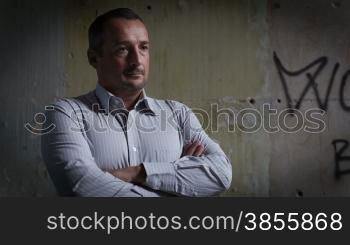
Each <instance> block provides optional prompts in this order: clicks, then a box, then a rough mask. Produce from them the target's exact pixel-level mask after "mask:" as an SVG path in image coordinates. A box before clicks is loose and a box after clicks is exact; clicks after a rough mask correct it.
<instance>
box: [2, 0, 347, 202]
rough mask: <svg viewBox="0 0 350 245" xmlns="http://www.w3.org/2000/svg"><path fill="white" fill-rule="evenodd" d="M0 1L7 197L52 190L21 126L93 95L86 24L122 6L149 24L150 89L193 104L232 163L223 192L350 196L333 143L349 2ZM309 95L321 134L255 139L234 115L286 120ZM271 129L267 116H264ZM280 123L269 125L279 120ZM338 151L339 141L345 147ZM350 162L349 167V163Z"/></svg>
mask: <svg viewBox="0 0 350 245" xmlns="http://www.w3.org/2000/svg"><path fill="white" fill-rule="evenodd" d="M0 5H1V7H2V9H6V11H3V12H4V14H3V15H2V16H1V17H0V18H1V21H0V26H1V30H2V33H4V34H3V35H2V37H3V38H2V39H1V40H0V42H1V45H0V47H1V50H2V52H1V54H2V56H3V59H1V61H0V62H1V72H0V79H1V90H0V91H1V92H0V93H1V94H0V101H1V105H2V111H3V113H1V116H0V130H1V145H2V147H1V149H0V151H1V154H2V158H1V159H2V160H1V164H0V171H1V172H0V196H48V195H55V194H54V190H53V188H52V184H51V182H50V180H49V178H48V175H47V173H46V170H45V168H44V165H43V162H42V159H41V156H40V149H39V145H40V141H39V137H37V136H35V135H33V134H30V133H29V132H28V131H27V130H25V128H24V124H25V123H26V122H29V123H31V125H33V126H36V127H38V126H39V125H36V124H35V122H34V118H36V119H37V120H36V121H38V122H40V118H39V115H37V117H35V115H36V113H38V112H42V111H43V110H44V106H45V105H46V104H47V103H49V102H50V101H52V100H54V99H55V98H57V97H63V96H76V95H79V94H82V93H85V92H87V91H89V90H92V89H93V88H94V86H95V83H96V75H95V72H94V70H93V69H92V68H91V67H90V66H89V65H88V63H87V59H86V48H87V38H86V35H87V28H88V26H89V24H90V23H91V21H92V20H93V19H94V18H95V16H96V14H100V13H103V12H105V11H107V10H109V9H112V8H117V7H130V8H132V9H134V10H135V11H136V12H137V13H139V14H140V15H141V16H142V17H143V18H144V20H145V22H146V24H147V27H148V29H149V32H150V36H151V42H152V48H151V55H152V58H151V78H150V82H149V85H148V87H147V94H148V95H150V96H153V97H158V98H171V99H175V100H179V101H182V102H184V103H186V104H188V105H189V106H191V107H192V108H193V109H194V111H195V112H197V113H198V116H199V118H200V120H202V121H203V125H204V126H205V128H206V130H207V132H208V133H209V134H210V136H211V137H213V138H214V139H215V140H216V141H218V142H219V143H220V144H221V146H222V147H223V149H224V151H225V152H226V153H227V155H228V156H229V157H230V159H231V160H232V164H233V169H234V172H233V183H232V188H231V189H230V190H229V191H228V192H227V193H225V194H224V195H228V196H243V195H245V196H270V195H271V196H295V195H297V196H301V195H303V196H315V195H317V196H319V195H327V196H331V195H341V196H347V195H349V194H350V188H349V183H350V175H346V174H340V175H339V178H338V179H336V178H335V150H334V148H333V145H332V141H333V140H334V139H344V140H347V141H349V140H350V131H349V128H350V125H349V122H350V109H349V107H350V98H349V94H350V93H349V92H350V85H349V83H347V79H346V78H347V77H343V76H344V74H346V72H347V71H348V69H350V64H349V54H350V52H349V51H350V49H349V48H350V45H349V41H348V40H349V34H350V31H349V30H348V29H347V28H346V23H348V20H349V18H350V17H348V15H347V14H346V13H347V12H348V11H349V10H350V3H348V2H346V1H329V0H317V1H316V0H313V1H307V2H306V3H303V2H302V1H278V0H276V1H266V0H250V1H248V0H246V1H243V0H241V1H238V0H237V1H232V0H231V1H228V0H227V1H223V0H222V1H209V0H203V1H200V0H198V1H186V0H178V1H175V0H169V1H155V0H153V1H136V0H134V1H111V0H103V1H89V0H81V1H65V2H62V3H54V2H53V1H52V3H47V1H31V2H30V3H29V2H28V3H27V1H17V2H16V1H7V3H6V1H5V3H4V2H2V3H1V4H0ZM274 54H275V55H274ZM321 57H323V58H322V59H320V60H318V61H317V59H318V58H321ZM314 61H317V62H316V63H314V64H312V63H313V62H314ZM309 64H312V65H313V66H311V67H307V66H308V65H309ZM336 64H338V65H336ZM282 66H283V67H284V68H285V69H286V70H288V71H298V70H300V69H302V68H305V67H306V68H308V69H304V70H302V72H300V74H293V73H288V72H286V71H285V72H282V73H281V74H282V75H281V74H280V73H279V71H281V70H282V68H281V67H282ZM319 67H321V68H320V69H319V73H318V75H317V76H316V77H315V71H317V69H318V68H319ZM334 69H335V70H334ZM333 71H334V79H331V78H332V72H333ZM307 74H309V75H307ZM313 77H314V79H312V78H313ZM283 79H284V80H283ZM283 81H284V82H285V84H284V83H283ZM313 81H315V84H317V86H316V85H314V88H317V92H318V93H319V97H320V101H317V99H316V93H315V92H314V90H313V89H312V86H311V89H307V90H305V86H307V85H308V84H312V82H313ZM330 81H333V83H332V84H331V86H329V83H330ZM342 81H343V82H342ZM341 84H343V86H341ZM283 85H286V86H285V87H284V86H283ZM329 88H331V89H329ZM303 90H305V91H306V93H305V96H304V99H303V100H302V102H301V103H300V106H299V109H300V111H301V112H302V113H305V112H306V111H307V110H308V109H311V108H316V109H317V108H322V109H324V110H325V111H326V112H325V114H324V115H323V116H322V117H321V119H322V120H324V121H325V122H326V128H325V130H324V131H323V132H322V133H308V132H305V131H304V130H300V131H298V132H296V133H286V132H283V131H281V130H280V131H279V132H277V133H268V132H266V131H265V130H264V129H263V128H261V129H259V130H257V131H256V132H254V133H247V132H242V130H240V127H242V126H254V124H255V122H254V120H252V118H250V117H249V116H248V117H245V118H243V120H242V122H241V123H239V122H238V123H235V122H234V121H233V120H232V118H233V116H234V115H236V116H237V114H238V113H239V111H241V110H242V109H247V108H250V109H256V110H257V111H259V112H261V113H262V112H263V105H264V104H268V105H270V107H271V108H274V109H277V110H278V113H280V112H282V111H284V110H285V109H286V108H289V107H292V108H294V107H295V105H296V102H297V101H298V99H299V97H300V96H301V95H302V92H303ZM327 90H328V91H330V92H329V96H328V99H326V94H327ZM288 96H289V97H288ZM288 98H290V101H288ZM288 102H289V103H288ZM326 102H328V103H326ZM213 108H214V109H213ZM215 108H217V109H219V110H220V111H219V112H218V111H217V110H215ZM203 110H204V111H207V112H208V115H209V116H205V114H204V113H203ZM296 118H298V117H297V116H295V115H294V116H290V115H289V116H286V123H287V124H288V125H289V126H290V125H293V124H294V123H295V122H296ZM213 119H218V120H213ZM264 122H266V118H263V119H261V120H258V123H264ZM276 122H277V119H276V118H273V119H272V124H273V123H276ZM306 124H307V122H305V125H306ZM341 146H342V143H341V142H339V143H337V147H338V148H337V149H338V151H339V149H340V148H341ZM339 153H341V154H338V160H342V158H341V157H342V156H346V155H350V147H348V148H347V149H346V150H345V151H344V152H339ZM347 164H348V165H349V166H350V162H349V161H348V162H346V161H343V162H341V166H342V168H346V165H347Z"/></svg>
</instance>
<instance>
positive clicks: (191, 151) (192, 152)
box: [182, 141, 204, 157]
mask: <svg viewBox="0 0 350 245" xmlns="http://www.w3.org/2000/svg"><path fill="white" fill-rule="evenodd" d="M203 152H204V146H203V145H202V144H200V143H199V142H197V141H195V142H193V143H190V144H188V145H186V146H185V147H184V152H183V153H182V156H195V157H200V156H201V155H202V154H203Z"/></svg>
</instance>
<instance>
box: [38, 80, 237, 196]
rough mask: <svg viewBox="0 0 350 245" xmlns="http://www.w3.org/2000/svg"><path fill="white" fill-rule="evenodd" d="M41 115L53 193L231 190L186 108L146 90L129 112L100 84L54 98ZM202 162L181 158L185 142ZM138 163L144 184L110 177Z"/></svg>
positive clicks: (222, 159)
mask: <svg viewBox="0 0 350 245" xmlns="http://www.w3.org/2000/svg"><path fill="white" fill-rule="evenodd" d="M47 108H50V109H47V110H46V112H45V116H46V121H45V125H44V128H48V127H50V126H52V125H54V127H53V130H51V131H50V132H48V133H46V134H43V135H42V138H41V139H42V142H41V143H42V154H43V158H44V161H45V164H46V166H47V169H48V172H49V174H50V177H51V179H52V181H53V183H54V185H55V187H56V189H57V192H58V194H60V195H63V196H94V197H159V196H171V195H172V196H173V195H176V196H215V195H218V194H220V193H221V192H223V191H225V190H227V189H228V188H229V187H230V183H231V178H232V169H231V163H230V161H229V159H228V158H227V157H226V155H225V154H224V152H223V151H222V150H221V148H220V146H219V145H218V144H217V143H215V142H214V141H213V140H212V139H210V138H209V137H208V135H207V134H206V133H205V131H204V130H203V129H202V127H201V124H200V122H199V121H198V119H197V117H196V116H195V115H194V113H193V112H192V111H191V110H190V109H189V108H188V107H187V106H186V105H184V104H182V103H180V102H176V101H172V100H156V99H153V98H150V97H147V96H146V95H145V93H144V91H143V93H142V96H141V98H140V99H139V100H138V102H137V103H136V105H135V107H134V109H132V110H130V111H128V110H126V108H125V105H124V103H123V100H122V99H121V98H119V97H116V96H114V95H113V94H111V93H109V92H108V91H107V90H105V89H104V88H103V87H102V86H100V85H99V84H97V86H96V89H95V90H94V91H92V92H90V93H88V94H85V95H82V96H79V97H77V98H72V99H59V100H58V101H56V102H55V103H53V104H52V105H51V106H50V107H47ZM194 141H197V142H199V143H201V144H202V145H203V146H204V149H205V150H204V154H203V155H202V156H200V157H195V156H183V157H182V156H181V155H182V152H183V148H184V146H185V145H186V144H188V143H189V142H194ZM141 163H142V164H143V165H144V168H145V172H146V180H145V183H144V185H142V186H140V185H135V184H132V183H128V182H125V181H123V180H121V179H118V178H116V177H114V176H113V175H112V174H110V173H109V172H111V171H113V170H117V169H120V168H126V167H129V166H136V165H139V164H141Z"/></svg>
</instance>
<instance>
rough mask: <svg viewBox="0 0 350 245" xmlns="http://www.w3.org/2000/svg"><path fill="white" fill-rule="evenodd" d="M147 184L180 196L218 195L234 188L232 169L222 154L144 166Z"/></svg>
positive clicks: (151, 163) (150, 163)
mask: <svg viewBox="0 0 350 245" xmlns="http://www.w3.org/2000/svg"><path fill="white" fill-rule="evenodd" d="M143 165H144V168H145V172H146V176H147V177H146V181H145V183H144V184H145V185H146V186H148V187H150V188H152V189H155V190H161V191H165V192H168V193H173V194H176V195H180V196H215V195H218V194H220V193H221V192H223V191H225V190H227V189H228V188H229V187H230V183H231V178H232V172H231V171H232V170H231V164H230V162H229V160H228V159H227V158H226V157H225V156H224V155H221V154H209V155H206V156H202V157H194V156H186V157H183V158H181V159H179V160H177V161H176V162H173V163H159V162H148V163H144V164H143Z"/></svg>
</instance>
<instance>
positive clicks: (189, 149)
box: [184, 143, 197, 156]
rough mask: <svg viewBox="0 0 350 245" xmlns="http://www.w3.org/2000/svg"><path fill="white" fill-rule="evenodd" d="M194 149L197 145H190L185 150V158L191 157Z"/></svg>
mask: <svg viewBox="0 0 350 245" xmlns="http://www.w3.org/2000/svg"><path fill="white" fill-rule="evenodd" d="M196 148H197V143H192V144H190V145H189V146H188V147H187V149H186V150H185V153H184V155H185V156H192V155H193V153H194V152H195V151H196Z"/></svg>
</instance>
